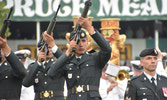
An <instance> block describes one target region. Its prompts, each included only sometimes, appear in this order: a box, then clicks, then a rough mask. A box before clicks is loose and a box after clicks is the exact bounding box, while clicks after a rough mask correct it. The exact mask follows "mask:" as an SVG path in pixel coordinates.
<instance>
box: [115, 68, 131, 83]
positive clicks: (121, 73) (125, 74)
mask: <svg viewBox="0 0 167 100" xmlns="http://www.w3.org/2000/svg"><path fill="white" fill-rule="evenodd" d="M125 78H127V79H130V75H129V72H128V71H126V70H120V71H119V72H118V75H117V77H116V79H117V80H119V81H122V80H124V79H125Z"/></svg>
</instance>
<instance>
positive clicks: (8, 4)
mask: <svg viewBox="0 0 167 100" xmlns="http://www.w3.org/2000/svg"><path fill="white" fill-rule="evenodd" d="M2 1H3V0H2ZM6 3H7V4H6V6H5V7H4V9H8V8H11V7H12V6H13V0H6Z"/></svg>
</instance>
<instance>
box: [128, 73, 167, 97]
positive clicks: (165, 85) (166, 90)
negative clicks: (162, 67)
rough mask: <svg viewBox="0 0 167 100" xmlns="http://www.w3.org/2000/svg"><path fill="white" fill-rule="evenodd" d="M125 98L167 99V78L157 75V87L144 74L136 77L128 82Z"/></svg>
mask: <svg viewBox="0 0 167 100" xmlns="http://www.w3.org/2000/svg"><path fill="white" fill-rule="evenodd" d="M125 100H167V78H166V77H165V76H160V75H157V88H156V90H154V89H153V86H152V84H151V82H150V81H149V79H148V78H147V77H146V76H145V75H144V73H143V74H142V75H140V76H137V77H134V78H132V79H131V81H129V82H128V86H127V90H126V92H125Z"/></svg>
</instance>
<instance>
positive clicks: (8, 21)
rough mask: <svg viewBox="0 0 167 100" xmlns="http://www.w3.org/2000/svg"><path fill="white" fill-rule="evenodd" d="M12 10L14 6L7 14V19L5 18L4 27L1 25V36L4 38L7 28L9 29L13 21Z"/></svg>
mask: <svg viewBox="0 0 167 100" xmlns="http://www.w3.org/2000/svg"><path fill="white" fill-rule="evenodd" d="M12 11H13V7H11V8H10V11H9V14H7V16H6V19H5V20H4V22H3V24H2V27H1V30H0V36H1V37H2V38H4V37H5V33H6V30H7V27H8V25H9V24H10V23H11V20H10V15H11V13H12Z"/></svg>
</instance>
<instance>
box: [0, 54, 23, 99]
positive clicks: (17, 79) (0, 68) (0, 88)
mask: <svg viewBox="0 0 167 100" xmlns="http://www.w3.org/2000/svg"><path fill="white" fill-rule="evenodd" d="M25 75H26V69H25V68H24V65H23V64H22V62H20V61H19V59H18V58H17V56H16V55H15V54H14V53H13V51H12V52H11V53H10V55H9V56H8V57H6V61H5V62H3V63H2V64H1V65H0V100H20V93H21V86H22V80H23V78H24V76H25Z"/></svg>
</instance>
